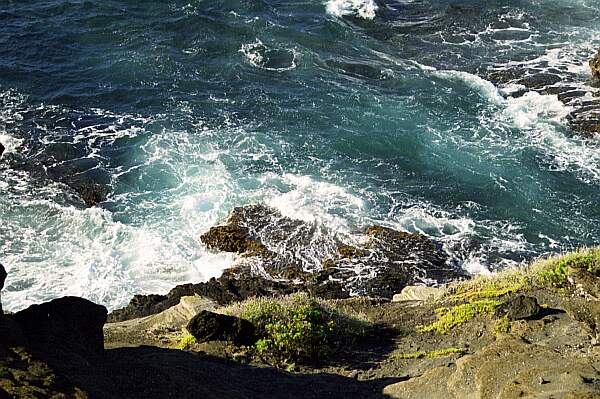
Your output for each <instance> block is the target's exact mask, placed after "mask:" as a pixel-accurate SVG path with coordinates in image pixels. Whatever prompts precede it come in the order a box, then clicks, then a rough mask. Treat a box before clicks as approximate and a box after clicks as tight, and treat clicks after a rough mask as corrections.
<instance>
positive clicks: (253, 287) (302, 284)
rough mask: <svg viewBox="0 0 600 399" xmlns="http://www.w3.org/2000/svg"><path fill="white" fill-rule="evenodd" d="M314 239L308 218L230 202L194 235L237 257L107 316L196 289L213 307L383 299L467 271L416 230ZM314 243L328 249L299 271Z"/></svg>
mask: <svg viewBox="0 0 600 399" xmlns="http://www.w3.org/2000/svg"><path fill="white" fill-rule="evenodd" d="M322 237H323V235H322V233H321V232H316V227H315V226H314V225H312V224H311V223H307V222H303V221H300V220H295V219H291V218H288V217H285V216H283V215H281V213H279V212H278V211H277V210H275V209H273V208H270V207H267V206H264V205H249V206H245V207H240V208H235V209H234V210H233V212H232V213H231V214H230V215H229V217H228V219H227V222H226V223H225V224H224V225H221V226H215V227H212V228H211V229H210V230H209V231H208V232H206V233H205V234H203V235H202V236H201V237H200V239H201V241H202V242H203V243H204V244H205V245H207V246H208V247H209V248H212V249H214V250H217V251H224V252H234V253H238V254H240V255H241V259H240V261H238V262H237V263H235V264H234V265H232V267H231V268H229V269H227V270H226V271H225V272H224V273H223V275H222V276H221V277H219V278H212V279H211V280H209V281H207V282H205V283H198V284H183V285H178V286H177V287H175V288H173V289H172V290H171V291H170V292H169V293H168V294H167V295H136V296H135V297H134V298H133V299H132V300H131V301H130V303H129V304H128V305H127V306H126V307H125V308H123V309H118V310H115V311H114V312H112V313H111V314H110V315H109V321H110V322H115V321H124V320H128V319H131V318H136V317H144V316H148V315H151V314H155V313H158V312H161V311H163V310H165V309H168V308H169V307H171V306H174V305H177V304H178V303H179V300H180V298H182V297H184V296H193V295H200V296H202V297H206V298H209V299H211V300H213V301H215V302H216V303H218V304H221V305H226V304H229V303H231V302H233V301H240V300H243V299H246V298H250V297H255V296H267V295H276V294H279V295H285V294H290V293H294V292H306V293H308V294H310V295H313V296H316V297H319V298H323V299H344V298H349V297H350V295H351V293H352V294H359V295H361V296H370V297H379V298H388V299H391V298H392V296H393V295H394V294H395V293H397V292H400V291H401V290H402V288H404V287H406V286H408V285H414V284H424V283H425V282H426V281H436V282H438V283H440V284H441V283H445V282H449V281H453V280H457V279H461V278H467V277H468V276H467V275H466V274H465V272H464V271H462V270H461V269H460V268H459V267H458V266H457V265H455V264H453V263H452V262H451V261H450V260H449V259H448V257H447V255H446V254H445V253H444V252H443V251H442V250H441V248H440V245H439V244H438V243H435V242H434V241H432V240H430V239H428V238H427V237H425V236H423V235H420V234H410V233H406V232H401V231H397V230H393V229H390V228H386V227H382V226H371V227H369V228H367V229H366V230H365V232H364V236H363V237H364V240H363V242H362V243H360V244H358V245H350V244H348V243H344V242H341V241H339V240H334V241H333V242H328V241H325V240H324V239H323V238H322ZM319 241H321V242H319ZM315 247H320V248H319V250H320V253H328V252H329V253H328V254H326V255H325V256H323V258H322V260H321V264H320V265H319V268H318V269H316V270H312V271H308V270H305V267H306V266H305V265H306V262H305V261H304V259H303V257H304V256H306V254H308V253H310V255H311V256H315V254H319V252H318V251H317V250H315Z"/></svg>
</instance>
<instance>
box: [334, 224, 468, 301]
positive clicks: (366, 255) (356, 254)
mask: <svg viewBox="0 0 600 399" xmlns="http://www.w3.org/2000/svg"><path fill="white" fill-rule="evenodd" d="M365 235H366V236H367V238H368V241H367V243H366V245H364V246H363V247H360V248H356V247H350V246H342V247H339V248H338V251H337V253H334V254H332V255H330V256H329V257H328V258H327V259H325V261H324V262H323V266H324V268H326V269H327V270H329V271H330V272H329V274H330V278H332V279H334V280H342V281H345V280H347V279H348V278H350V277H351V276H350V275H349V274H348V273H347V270H350V269H352V267H357V268H362V269H364V270H365V271H367V272H369V273H372V274H374V277H370V278H364V279H361V280H359V281H357V282H354V283H352V285H351V287H350V288H351V289H353V290H355V291H356V292H358V293H360V294H363V295H369V296H379V297H385V298H391V297H392V296H393V295H394V293H396V292H399V291H401V290H402V288H404V287H405V286H407V285H413V284H415V283H422V282H423V281H424V280H425V279H433V280H436V281H438V282H445V281H449V280H452V279H457V278H463V277H466V275H465V273H464V272H463V271H461V270H459V269H458V268H457V267H455V266H454V265H452V264H450V263H449V262H448V258H447V256H446V254H445V253H444V252H443V251H442V250H441V248H440V247H439V246H438V245H437V244H436V243H435V242H433V241H431V240H430V239H428V238H427V237H425V236H423V235H421V234H411V233H406V232H402V231H397V230H394V229H390V228H387V227H382V226H373V227H370V228H368V229H367V230H366V232H365Z"/></svg>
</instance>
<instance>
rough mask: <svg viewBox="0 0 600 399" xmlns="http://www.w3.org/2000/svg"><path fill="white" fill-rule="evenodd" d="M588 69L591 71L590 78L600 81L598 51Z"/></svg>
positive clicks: (599, 56) (599, 57) (599, 53)
mask: <svg viewBox="0 0 600 399" xmlns="http://www.w3.org/2000/svg"><path fill="white" fill-rule="evenodd" d="M590 69H591V70H592V76H594V77H595V78H596V79H600V51H598V54H596V56H595V57H594V58H592V59H591V60H590Z"/></svg>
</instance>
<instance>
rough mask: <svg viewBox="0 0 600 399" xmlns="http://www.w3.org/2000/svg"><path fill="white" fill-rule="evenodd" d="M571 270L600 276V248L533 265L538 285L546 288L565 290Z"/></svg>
mask: <svg viewBox="0 0 600 399" xmlns="http://www.w3.org/2000/svg"><path fill="white" fill-rule="evenodd" d="M569 268H573V269H582V270H586V271H587V272H588V273H591V274H593V275H595V276H600V248H596V249H582V250H579V251H576V252H571V253H568V254H565V255H562V256H558V257H553V258H550V259H546V260H543V261H539V262H537V263H535V264H534V265H533V270H534V272H535V273H536V277H537V280H538V281H537V282H538V285H540V286H544V287H556V288H564V287H565V286H566V285H567V282H568V279H567V277H568V273H569Z"/></svg>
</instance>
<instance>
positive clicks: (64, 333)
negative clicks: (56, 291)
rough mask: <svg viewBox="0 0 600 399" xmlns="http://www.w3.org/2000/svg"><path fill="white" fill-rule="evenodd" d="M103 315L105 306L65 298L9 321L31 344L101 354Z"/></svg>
mask: <svg viewBox="0 0 600 399" xmlns="http://www.w3.org/2000/svg"><path fill="white" fill-rule="evenodd" d="M106 314H107V311H106V308H105V307H104V306H100V305H96V304H95V303H92V302H90V301H88V300H87V299H83V298H77V297H64V298H59V299H55V300H52V301H50V302H46V303H43V304H41V305H32V306H30V307H29V308H27V309H25V310H22V311H20V312H17V313H16V314H14V315H12V316H11V318H12V319H13V320H15V321H16V322H17V323H18V324H19V325H20V327H21V329H22V330H23V332H24V333H25V335H26V336H27V337H28V338H30V341H32V342H36V343H38V344H40V345H42V344H44V343H45V342H52V343H53V342H59V343H62V344H67V345H68V346H69V347H77V348H79V349H82V350H84V351H87V352H95V353H100V352H102V351H103V350H104V334H103V331H102V328H103V326H104V323H105V322H106Z"/></svg>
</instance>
